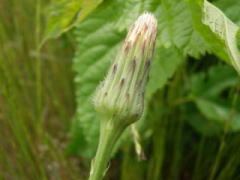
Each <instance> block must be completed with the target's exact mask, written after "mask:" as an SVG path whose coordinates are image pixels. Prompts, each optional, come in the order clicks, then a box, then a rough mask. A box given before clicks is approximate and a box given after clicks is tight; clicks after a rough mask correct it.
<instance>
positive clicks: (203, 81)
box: [189, 65, 240, 135]
mask: <svg viewBox="0 0 240 180" xmlns="http://www.w3.org/2000/svg"><path fill="white" fill-rule="evenodd" d="M238 84H239V78H238V75H237V73H236V72H234V70H233V69H232V68H231V67H229V66H226V65H218V66H215V67H212V68H210V70H209V71H208V72H207V73H204V72H201V73H197V74H195V75H193V76H192V79H191V94H192V96H193V97H194V98H193V99H194V103H195V104H196V107H197V108H198V110H199V112H200V113H201V115H200V114H198V112H196V111H195V110H192V111H191V112H189V113H190V115H191V114H192V117H193V118H192V119H191V118H189V121H190V124H192V125H193V126H194V127H195V128H196V129H197V130H199V131H202V132H203V133H204V134H209V135H212V134H219V133H220V132H223V130H224V128H226V127H225V126H227V127H228V131H237V130H240V113H239V110H240V109H239V103H240V99H239V98H236V97H234V96H233V95H232V94H231V93H232V92H235V91H234V90H236V86H237V85H238ZM194 116H195V117H196V118H194ZM200 119H202V122H200ZM194 121H195V122H194ZM198 125H200V127H201V128H199V127H198Z"/></svg>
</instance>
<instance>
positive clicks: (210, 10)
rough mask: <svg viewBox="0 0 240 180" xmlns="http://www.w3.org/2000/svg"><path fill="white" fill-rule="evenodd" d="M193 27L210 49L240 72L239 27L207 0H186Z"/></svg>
mask: <svg viewBox="0 0 240 180" xmlns="http://www.w3.org/2000/svg"><path fill="white" fill-rule="evenodd" d="M187 2H188V3H189V7H190V9H191V11H192V17H193V24H194V26H195V29H196V30H197V31H198V32H199V33H200V34H201V35H202V37H203V38H204V39H205V42H206V43H207V44H208V45H209V46H210V47H211V49H212V51H213V52H214V53H215V54H216V55H218V56H219V57H220V58H221V59H223V60H225V61H226V62H228V63H230V64H232V65H233V67H234V68H235V69H236V70H237V71H238V72H239V73H240V52H239V49H238V47H237V32H238V30H239V27H238V26H237V25H236V24H234V23H233V22H232V21H231V20H230V19H229V18H227V16H225V14H223V12H222V11H221V10H220V9H218V8H217V7H215V6H214V5H212V4H211V3H209V2H208V1H207V0H193V1H190V0H187Z"/></svg>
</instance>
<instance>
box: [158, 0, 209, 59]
mask: <svg viewBox="0 0 240 180" xmlns="http://www.w3.org/2000/svg"><path fill="white" fill-rule="evenodd" d="M158 11H159V16H158V17H159V31H160V33H159V38H160V42H161V43H162V44H163V46H165V47H168V46H171V45H175V46H176V47H178V48H179V49H180V50H181V51H182V52H183V54H184V55H190V56H193V57H196V58H199V57H200V56H201V55H203V54H205V53H206V52H208V51H209V47H208V46H207V44H206V43H205V42H204V41H203V39H202V37H201V36H200V35H199V34H198V32H197V31H195V30H194V29H193V26H192V17H191V12H190V10H189V7H188V6H187V3H186V2H184V1H179V0H162V5H161V6H160V8H159V10H158Z"/></svg>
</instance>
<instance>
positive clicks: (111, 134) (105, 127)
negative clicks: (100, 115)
mask: <svg viewBox="0 0 240 180" xmlns="http://www.w3.org/2000/svg"><path fill="white" fill-rule="evenodd" d="M124 129H125V128H124V127H123V126H121V125H119V126H116V125H113V124H112V121H111V120H109V121H102V122H101V129H100V140H99V145H98V149H97V153H96V156H95V159H94V162H93V165H92V167H91V171H90V177H89V180H101V179H102V178H103V176H104V174H105V172H106V170H107V166H108V162H109V160H110V158H111V154H112V150H113V148H114V145H115V144H116V142H117V140H118V138H119V137H120V135H121V134H122V132H123V131H124Z"/></svg>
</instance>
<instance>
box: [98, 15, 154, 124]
mask: <svg viewBox="0 0 240 180" xmlns="http://www.w3.org/2000/svg"><path fill="white" fill-rule="evenodd" d="M156 35H157V20H156V19H155V17H154V16H153V15H152V14H150V13H144V14H143V15H141V16H140V17H139V18H138V19H137V20H136V21H135V23H134V24H133V25H132V26H131V27H130V29H129V31H128V34H127V37H126V39H125V41H124V43H123V45H122V47H121V49H120V51H119V53H118V55H117V57H116V59H115V61H113V64H112V66H111V67H110V69H109V71H108V74H107V76H106V78H105V80H104V81H103V82H102V83H101V84H100V86H99V87H98V89H97V91H96V94H95V97H94V105H95V109H96V111H97V112H99V113H100V114H103V115H104V116H110V117H114V118H115V119H120V120H124V121H125V122H126V123H127V124H130V123H132V122H134V121H136V120H138V119H139V118H140V117H141V115H142V112H143V107H144V92H145V87H146V83H147V81H148V76H149V70H150V65H151V60H152V57H153V52H154V48H155V40H156Z"/></svg>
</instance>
